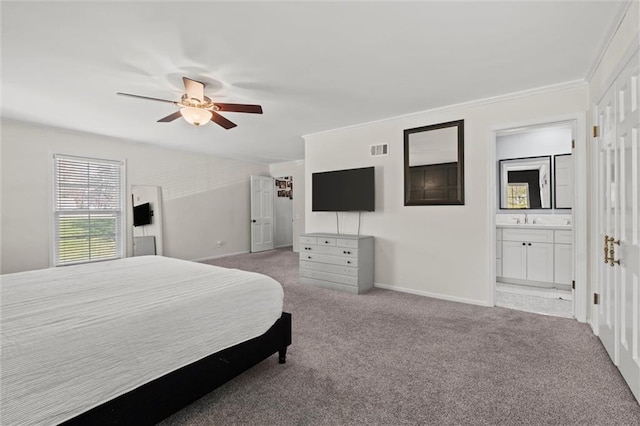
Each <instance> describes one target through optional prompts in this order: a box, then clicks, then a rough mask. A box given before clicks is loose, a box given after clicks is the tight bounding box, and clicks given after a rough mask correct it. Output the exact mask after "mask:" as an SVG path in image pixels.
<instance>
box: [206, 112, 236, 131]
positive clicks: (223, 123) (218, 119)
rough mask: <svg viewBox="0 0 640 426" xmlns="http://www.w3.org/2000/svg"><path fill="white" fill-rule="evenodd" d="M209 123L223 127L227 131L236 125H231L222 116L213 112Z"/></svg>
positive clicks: (231, 123)
mask: <svg viewBox="0 0 640 426" xmlns="http://www.w3.org/2000/svg"><path fill="white" fill-rule="evenodd" d="M211 121H213V122H214V123H216V124H219V125H220V126H222V127H224V128H225V129H227V130H228V129H231V128H233V127H236V126H237V124H236V123H233V122H231V121H229V120H227V119H226V118H224V117H223V116H221V115H220V114H218V113H217V112H214V111H211Z"/></svg>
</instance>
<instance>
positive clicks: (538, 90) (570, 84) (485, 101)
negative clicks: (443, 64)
mask: <svg viewBox="0 0 640 426" xmlns="http://www.w3.org/2000/svg"><path fill="white" fill-rule="evenodd" d="M586 85H587V82H586V80H584V79H579V80H572V81H566V82H564V83H557V84H551V85H548V86H541V87H535V88H533V89H527V90H521V91H518V92H512V93H506V94H504V95H498V96H492V97H488V98H482V99H476V100H473V101H468V102H461V103H457V104H452V105H447V106H443V107H438V108H432V109H427V110H423V111H417V112H412V113H409V114H403V115H397V116H393V117H388V118H382V119H380V120H374V121H367V122H365V123H359V124H353V125H350V126H344V127H338V128H335V129H330V130H323V131H321V132H315V133H309V134H306V135H302V137H303V138H305V139H306V138H307V137H310V136H318V135H324V134H328V133H333V132H337V131H341V130H350V129H356V128H359V127H366V126H371V125H373V124H379V123H385V122H387V121H393V120H398V119H404V118H410V117H415V116H417V115H421V114H440V113H445V112H449V111H453V110H457V109H468V108H476V107H479V106H482V105H489V104H494V103H498V102H505V101H510V100H514V99H520V98H525V97H527V96H533V95H540V94H543V93H548V92H555V91H559V90H566V89H571V88H574V87H582V86H586Z"/></svg>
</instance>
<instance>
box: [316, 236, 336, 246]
mask: <svg viewBox="0 0 640 426" xmlns="http://www.w3.org/2000/svg"><path fill="white" fill-rule="evenodd" d="M318 244H319V245H321V246H335V245H336V239H335V238H325V237H318Z"/></svg>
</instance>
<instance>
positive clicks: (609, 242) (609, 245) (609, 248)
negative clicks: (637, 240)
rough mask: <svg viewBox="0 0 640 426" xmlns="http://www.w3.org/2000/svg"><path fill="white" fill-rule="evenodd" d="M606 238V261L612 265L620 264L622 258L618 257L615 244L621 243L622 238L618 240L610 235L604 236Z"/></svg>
mask: <svg viewBox="0 0 640 426" xmlns="http://www.w3.org/2000/svg"><path fill="white" fill-rule="evenodd" d="M604 240H605V248H604V257H605V260H604V263H608V264H609V265H611V266H615V265H616V264H617V265H619V264H620V260H619V259H618V260H615V259H616V252H615V248H614V245H620V240H616V239H615V238H613V237H609V236H608V235H605V236H604Z"/></svg>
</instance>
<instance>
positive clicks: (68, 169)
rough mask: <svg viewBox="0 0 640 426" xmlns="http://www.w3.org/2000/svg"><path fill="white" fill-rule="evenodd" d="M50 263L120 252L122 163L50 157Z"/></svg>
mask: <svg viewBox="0 0 640 426" xmlns="http://www.w3.org/2000/svg"><path fill="white" fill-rule="evenodd" d="M53 169H54V170H53V174H54V176H53V178H54V191H53V209H54V213H53V215H54V218H53V221H54V226H53V228H54V231H53V232H54V238H53V239H54V248H53V252H54V264H55V265H67V264H72V263H80V262H90V261H96V260H107V259H117V258H120V257H123V252H124V212H123V208H124V207H123V205H124V202H123V199H124V163H123V162H121V161H108V160H98V159H93V158H80V157H70V156H63V155H55V156H54V168H53Z"/></svg>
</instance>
